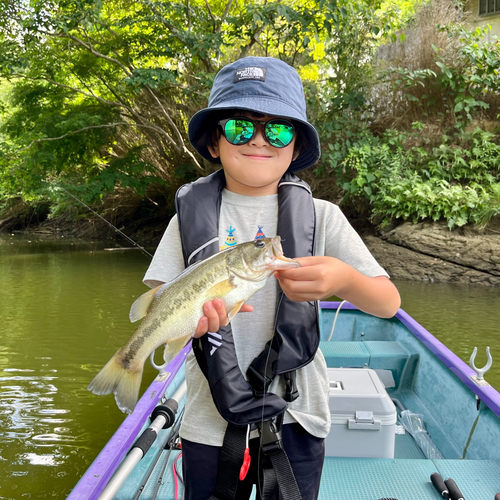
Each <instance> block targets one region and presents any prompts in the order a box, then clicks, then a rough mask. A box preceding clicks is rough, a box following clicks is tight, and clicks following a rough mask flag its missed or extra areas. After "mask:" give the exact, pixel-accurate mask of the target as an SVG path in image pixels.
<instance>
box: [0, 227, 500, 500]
mask: <svg viewBox="0 0 500 500" xmlns="http://www.w3.org/2000/svg"><path fill="white" fill-rule="evenodd" d="M107 246H116V244H114V243H113V244H109V243H108V244H106V243H92V242H85V243H82V242H78V241H74V240H71V241H69V240H66V239H64V238H60V239H57V240H55V241H54V240H53V239H51V240H44V239H41V238H35V237H30V238H28V237H23V236H19V235H14V236H11V235H3V236H0V498H1V499H15V500H19V499H23V498H33V499H37V498H65V497H66V496H67V495H68V494H69V492H70V491H71V489H72V488H73V487H74V485H75V484H76V483H77V481H78V479H79V478H80V477H81V475H82V474H83V473H84V472H85V470H86V469H87V468H88V466H89V465H90V464H91V462H92V461H93V459H94V458H95V457H96V456H97V454H98V453H99V450H100V449H101V448H102V447H103V446H104V444H105V443H106V442H107V441H108V439H109V438H110V437H111V435H112V434H113V432H114V431H115V430H116V428H117V427H118V425H119V424H120V423H121V422H122V421H123V419H124V418H125V416H124V415H123V414H122V413H121V412H120V411H119V410H118V409H117V407H116V404H115V402H114V399H113V397H112V396H95V395H93V394H91V393H90V392H88V391H87V390H86V387H87V385H88V384H89V382H90V381H91V379H92V378H93V376H94V375H95V374H96V373H97V372H98V371H99V370H100V368H101V367H102V366H103V365H104V364H105V363H106V362H107V361H108V359H109V358H110V357H111V355H112V354H113V353H114V352H115V351H116V349H117V348H118V347H120V346H121V345H122V344H123V343H124V342H125V341H126V340H127V339H128V338H129V337H130V335H131V334H132V333H133V331H134V330H135V326H134V325H132V324H131V323H130V322H129V320H128V312H129V309H130V305H131V303H132V302H133V301H134V300H135V298H136V297H138V296H139V295H140V294H142V293H143V292H144V291H146V290H147V288H146V287H145V286H144V285H143V284H142V282H141V280H142V277H143V275H144V272H145V271H146V268H147V266H148V264H149V258H148V257H147V256H145V255H144V254H142V253H141V252H139V251H135V250H132V251H124V252H116V251H106V250H105V248H106V247H107ZM397 285H398V287H399V288H400V291H401V295H402V298H403V308H404V309H405V310H406V311H407V312H408V313H409V314H411V315H412V316H413V317H414V318H415V319H416V320H417V321H419V322H420V323H421V324H422V325H423V326H424V327H425V328H427V329H428V330H429V331H430V332H431V333H433V334H434V335H436V336H437V337H438V338H439V339H440V340H441V341H442V342H444V343H445V344H446V345H447V346H448V347H450V348H451V349H452V350H453V351H454V352H455V353H456V354H457V355H458V356H460V357H461V358H462V359H464V360H466V361H467V360H468V358H469V357H470V354H471V352H472V349H473V347H474V346H478V348H479V353H478V356H477V362H476V364H477V365H478V366H483V365H484V364H485V363H486V355H485V349H486V346H487V345H489V346H491V349H492V355H493V357H494V360H495V362H494V365H493V368H492V370H491V371H490V372H489V373H488V375H487V377H486V378H487V379H488V381H490V383H492V384H493V385H494V386H495V387H497V388H500V348H499V347H498V342H496V339H497V338H498V331H499V319H500V290H499V289H498V288H487V287H477V286H476V287H466V286H465V287H464V286H454V285H446V284H437V283H434V284H431V283H414V282H397ZM154 376H155V373H154V371H153V369H152V368H151V367H149V365H148V366H147V367H146V370H145V374H144V379H143V387H142V390H144V389H145V388H146V386H147V385H148V384H149V383H150V382H151V380H152V379H153V378H154ZM200 425H202V423H200Z"/></svg>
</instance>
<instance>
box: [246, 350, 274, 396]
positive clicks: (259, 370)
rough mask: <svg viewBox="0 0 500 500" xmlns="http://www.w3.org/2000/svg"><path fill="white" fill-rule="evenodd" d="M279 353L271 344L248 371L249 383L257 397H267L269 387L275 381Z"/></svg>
mask: <svg viewBox="0 0 500 500" xmlns="http://www.w3.org/2000/svg"><path fill="white" fill-rule="evenodd" d="M278 356H279V353H278V351H275V350H274V349H273V348H272V347H271V346H270V345H269V343H267V344H266V347H265V348H264V350H263V351H262V352H261V353H260V354H259V356H257V357H256V358H255V359H254V360H253V361H252V363H251V364H250V366H249V367H248V370H247V381H248V383H249V384H250V385H251V386H252V389H253V392H254V394H255V396H258V397H263V396H265V394H266V392H267V390H268V389H269V386H270V385H271V384H272V382H273V380H274V370H273V367H274V363H275V362H276V360H277V359H278Z"/></svg>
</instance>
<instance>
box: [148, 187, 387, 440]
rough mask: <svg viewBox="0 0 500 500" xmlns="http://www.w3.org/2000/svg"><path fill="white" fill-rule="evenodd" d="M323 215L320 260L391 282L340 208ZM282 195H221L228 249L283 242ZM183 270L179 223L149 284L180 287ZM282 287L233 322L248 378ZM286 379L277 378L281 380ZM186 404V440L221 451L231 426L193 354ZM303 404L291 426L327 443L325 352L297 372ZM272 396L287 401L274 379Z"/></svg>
mask: <svg viewBox="0 0 500 500" xmlns="http://www.w3.org/2000/svg"><path fill="white" fill-rule="evenodd" d="M314 206H315V209H316V241H315V245H316V255H328V256H331V257H336V258H337V259H339V260H341V261H343V262H345V263H347V264H349V265H351V266H352V267H354V268H355V269H357V270H358V271H359V272H361V273H363V274H365V275H367V276H370V277H375V276H388V275H387V273H386V272H385V271H384V269H383V268H382V267H380V266H379V265H378V263H377V262H376V260H375V259H374V258H373V256H372V255H371V254H370V252H369V251H368V249H367V248H366V246H365V245H364V243H363V241H362V240H361V238H360V237H359V235H358V234H357V233H356V232H355V231H354V229H353V228H352V227H351V225H350V224H349V222H348V221H347V219H346V218H345V217H344V215H343V214H342V212H341V211H340V209H339V208H338V207H337V206H336V205H333V204H332V203H329V202H327V201H324V200H316V199H315V200H314ZM277 222H278V195H277V194H276V195H270V196H261V197H248V196H243V195H239V194H236V193H232V192H230V191H227V190H226V189H225V190H224V191H223V193H222V205H221V213H220V222H219V242H220V248H221V250H223V249H225V248H227V247H229V246H233V245H235V244H237V243H243V242H245V241H251V240H253V239H255V238H263V237H268V238H269V237H274V236H276V230H277ZM183 270H184V261H183V258H182V247H181V241H180V235H179V227H178V223H177V217H176V216H174V217H173V218H172V220H171V221H170V223H169V225H168V227H167V230H166V231H165V234H164V236H163V238H162V240H161V242H160V244H159V246H158V248H157V250H156V253H155V255H154V257H153V261H152V262H151V265H150V266H149V269H148V270H147V272H146V275H145V277H144V283H146V284H147V285H149V286H151V287H153V286H157V285H159V284H161V283H165V282H168V281H171V280H173V279H174V278H175V277H176V276H177V275H178V274H180V273H181V272H182V271H183ZM278 289H279V283H278V281H277V280H276V279H275V278H274V277H273V276H271V277H270V278H269V279H268V281H267V283H266V285H265V287H264V288H262V289H261V290H260V291H258V292H257V293H256V294H255V295H254V296H253V297H252V298H251V299H250V300H249V301H248V304H250V305H252V306H253V307H254V310H253V312H251V313H240V314H237V315H236V316H235V317H234V318H233V320H232V322H231V326H232V331H233V337H234V344H235V347H236V353H237V356H238V363H239V366H240V369H241V371H242V373H243V374H245V373H246V371H247V368H248V366H249V365H250V363H251V361H252V360H253V359H254V358H255V357H256V356H257V355H259V354H260V353H261V351H262V349H263V348H264V346H265V344H266V342H267V341H268V340H270V339H271V338H272V336H273V326H274V317H275V313H276V303H277V297H278ZM280 378H281V377H279V378H278V379H280ZM186 382H187V400H186V408H185V414H184V418H183V421H182V425H181V429H180V435H181V437H182V438H184V439H187V440H189V441H193V442H196V443H202V444H207V445H211V446H221V445H222V441H223V438H224V433H225V430H226V426H227V423H226V421H225V420H224V419H223V418H222V417H221V416H220V414H219V412H218V411H217V409H216V407H215V405H214V403H213V401H212V396H211V393H210V389H209V387H208V383H207V380H206V379H205V377H204V375H203V373H202V372H201V370H200V368H199V366H198V363H197V361H196V358H195V357H194V354H193V353H192V352H191V353H190V354H189V356H188V357H187V360H186ZM297 387H298V390H299V394H300V396H299V398H298V399H296V400H295V401H294V402H292V403H290V405H289V408H288V410H287V412H286V415H285V424H286V423H290V422H298V423H299V424H300V425H301V426H302V427H304V429H306V430H307V431H308V432H309V433H310V434H312V435H314V436H316V437H319V438H324V437H326V435H327V434H328V432H329V430H330V411H329V408H328V375H327V369H326V363H325V359H324V357H323V354H322V353H321V351H319V350H318V352H317V354H316V356H315V358H314V360H313V361H312V362H311V363H309V364H308V365H306V366H305V367H304V368H301V369H300V370H297ZM270 391H271V392H274V393H275V394H278V395H280V396H282V395H283V394H284V392H285V391H284V384H283V382H282V380H275V381H274V383H273V385H272V386H271V388H270Z"/></svg>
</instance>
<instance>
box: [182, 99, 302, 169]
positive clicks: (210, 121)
mask: <svg viewBox="0 0 500 500" xmlns="http://www.w3.org/2000/svg"><path fill="white" fill-rule="evenodd" d="M242 111H243V110H241V109H222V110H218V111H213V112H212V113H210V114H209V115H208V117H207V118H206V119H205V121H204V123H203V127H200V128H199V130H200V133H199V134H198V135H197V136H196V137H193V138H192V143H193V146H194V147H195V148H196V149H197V150H198V151H199V150H200V149H202V148H212V149H214V148H215V147H216V146H217V144H218V142H219V139H220V138H221V135H222V131H221V129H220V127H219V122H220V121H221V120H225V119H226V118H231V117H232V116H238V113H241V112H242ZM250 112H251V113H252V114H253V115H254V116H255V117H256V118H260V117H262V116H265V115H264V114H263V113H258V112H253V111H250ZM290 121H291V122H292V123H293V125H294V127H295V131H296V134H295V145H294V156H295V154H296V153H298V154H299V155H300V151H302V150H307V148H308V142H307V136H306V134H304V133H302V132H301V123H300V122H298V121H296V120H290ZM211 162H212V163H219V164H220V158H212V160H211Z"/></svg>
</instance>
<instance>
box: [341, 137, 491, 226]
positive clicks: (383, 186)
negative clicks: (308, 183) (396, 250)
mask: <svg viewBox="0 0 500 500" xmlns="http://www.w3.org/2000/svg"><path fill="white" fill-rule="evenodd" d="M414 138H415V137H414V136H413V137H411V136H410V134H405V133H398V132H394V131H387V132H386V133H385V134H384V136H383V137H382V138H380V139H377V138H373V139H372V140H371V141H369V142H366V143H365V144H363V145H360V146H354V147H352V148H351V149H350V151H349V154H348V156H347V158H346V160H345V161H344V163H343V168H344V169H345V176H344V179H345V180H344V186H343V187H344V189H345V190H346V191H347V193H349V195H351V196H355V197H359V196H361V197H363V198H367V199H368V200H369V202H370V205H371V210H372V212H371V213H372V217H374V218H375V219H377V220H379V221H381V222H382V224H386V223H387V222H389V221H390V220H391V219H403V220H412V221H413V222H417V221H418V220H421V219H431V220H435V221H437V220H440V219H444V220H446V221H447V222H448V227H449V228H450V229H451V228H453V227H455V226H463V225H464V224H467V223H481V224H484V223H485V222H486V221H487V219H488V217H492V216H494V215H497V214H498V213H499V211H500V204H499V201H500V200H499V197H498V194H499V187H498V186H499V180H500V162H499V158H500V145H499V144H497V143H495V142H494V140H493V139H494V136H493V135H492V134H489V133H486V132H483V131H481V130H479V129H476V130H475V131H474V132H473V133H472V134H471V135H467V134H464V135H463V136H462V137H461V144H460V145H458V144H457V138H455V140H454V141H453V143H449V142H448V141H446V139H445V140H444V142H443V144H441V145H440V146H438V147H434V148H431V149H430V150H426V149H424V148H421V147H416V146H410V147H407V144H408V142H409V140H410V139H414Z"/></svg>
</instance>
